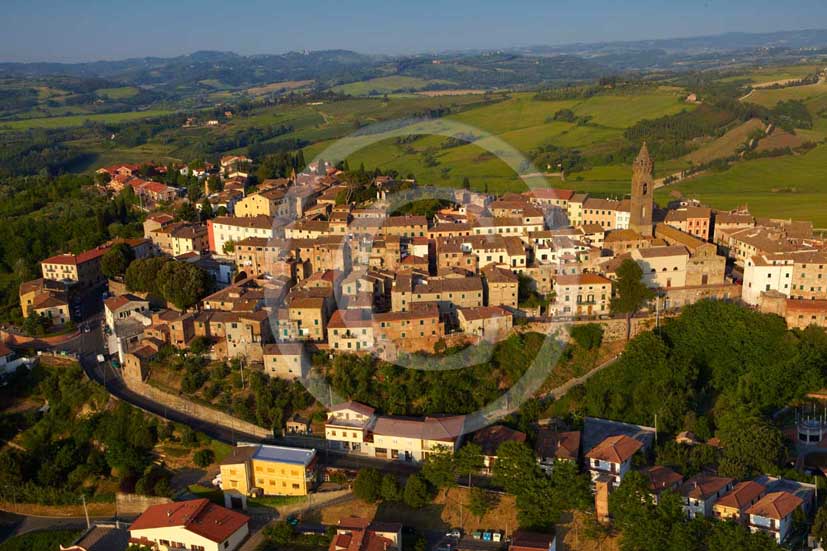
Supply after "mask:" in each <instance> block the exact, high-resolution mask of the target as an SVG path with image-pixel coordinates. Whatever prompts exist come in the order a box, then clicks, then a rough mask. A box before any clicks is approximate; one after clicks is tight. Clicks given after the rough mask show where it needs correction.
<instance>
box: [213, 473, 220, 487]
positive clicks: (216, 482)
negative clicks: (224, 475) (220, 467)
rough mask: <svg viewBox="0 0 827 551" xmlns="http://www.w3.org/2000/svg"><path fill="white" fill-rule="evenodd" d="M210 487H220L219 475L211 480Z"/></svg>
mask: <svg viewBox="0 0 827 551" xmlns="http://www.w3.org/2000/svg"><path fill="white" fill-rule="evenodd" d="M212 485H213V486H216V487H217V488H220V487H221V473H218V474H217V475H216V476H215V478H213V479H212Z"/></svg>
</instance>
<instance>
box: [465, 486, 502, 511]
mask: <svg viewBox="0 0 827 551" xmlns="http://www.w3.org/2000/svg"><path fill="white" fill-rule="evenodd" d="M497 501H498V500H497V494H492V493H490V492H488V491H487V490H484V489H482V488H471V492H470V495H469V498H468V510H469V511H471V514H472V515H474V516H476V517H477V518H479V519H482V517H484V516H485V514H486V513H487V512H488V511H490V510H491V509H493V508H494V507H496V506H497Z"/></svg>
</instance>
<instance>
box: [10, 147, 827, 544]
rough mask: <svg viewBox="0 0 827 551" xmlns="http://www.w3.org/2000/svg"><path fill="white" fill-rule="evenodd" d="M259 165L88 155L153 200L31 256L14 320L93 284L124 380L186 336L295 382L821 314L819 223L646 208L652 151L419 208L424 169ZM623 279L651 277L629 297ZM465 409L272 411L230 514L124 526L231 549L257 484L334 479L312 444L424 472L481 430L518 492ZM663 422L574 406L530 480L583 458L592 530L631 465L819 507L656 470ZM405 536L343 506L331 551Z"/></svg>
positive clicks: (659, 479) (730, 500)
mask: <svg viewBox="0 0 827 551" xmlns="http://www.w3.org/2000/svg"><path fill="white" fill-rule="evenodd" d="M253 164H254V161H253V160H252V159H249V158H247V157H245V156H237V155H228V156H224V157H222V158H221V159H220V162H219V163H217V164H215V165H210V164H207V165H206V166H201V167H199V168H197V169H196V168H192V167H188V166H179V167H174V168H170V167H162V166H157V167H156V166H138V165H131V164H119V165H113V166H107V167H102V168H100V169H99V170H98V171H97V173H98V176H99V184H98V185H99V187H100V192H101V193H109V194H112V195H113V196H122V195H123V194H124V193H128V194H130V195H131V196H133V197H134V198H136V204H135V208H139V209H141V210H142V211H144V212H145V213H146V216H145V221H144V222H143V228H144V236H143V238H136V239H119V240H115V241H112V242H110V243H107V244H105V245H103V246H100V247H97V248H94V249H91V250H87V251H83V252H80V253H78V254H72V253H65V254H59V255H56V256H52V257H49V258H44V259H43V260H42V261H41V267H42V277H40V278H38V279H35V280H32V281H27V282H25V283H24V284H22V285H21V286H20V305H21V309H22V314H23V316H24V318H26V320H27V322H28V321H29V320H36V321H37V323H39V324H45V325H50V326H51V327H52V328H53V329H55V328H60V327H61V326H68V325H70V324H71V325H77V326H80V327H84V326H85V327H86V328H87V330H88V328H89V327H91V326H92V325H93V320H94V319H95V316H96V315H98V316H100V314H95V312H96V308H95V304H96V303H99V302H100V301H101V300H102V301H103V314H102V316H101V317H102V321H103V326H104V327H103V332H104V335H105V342H106V355H105V356H106V358H105V360H106V361H107V362H109V361H111V364H112V365H113V366H115V367H116V369H117V370H118V373H119V376H120V377H122V378H123V380H124V381H127V383H128V384H135V385H141V384H144V383H145V381H146V380H147V379H148V377H149V376H150V373H151V370H152V366H153V362H155V361H156V360H157V359H158V357H159V356H161V355H162V354H163V353H164V352H165V351H166V350H169V349H173V350H178V351H181V352H182V353H185V352H187V351H190V350H193V349H196V348H197V349H198V350H200V351H203V353H204V354H205V355H206V356H207V357H208V358H210V360H213V361H237V362H240V363H241V364H242V365H243V366H244V369H247V370H253V371H257V372H260V373H263V374H264V375H266V376H267V377H270V378H273V379H281V380H287V381H295V380H301V381H305V380H307V379H308V378H309V377H310V375H311V372H312V371H313V369H314V358H316V357H318V356H317V355H318V354H322V355H324V356H326V357H328V358H332V357H335V356H337V355H339V354H355V355H368V354H370V355H374V356H376V357H378V358H381V359H382V360H386V361H389V362H393V361H396V360H398V359H399V358H400V357H402V356H411V355H426V356H427V355H437V356H438V355H439V354H440V353H441V352H442V351H444V350H447V349H456V348H462V347H468V346H471V345H475V344H478V343H482V342H487V343H498V342H501V341H504V340H506V339H507V338H509V337H510V336H512V335H514V334H515V333H519V332H520V331H524V330H526V328H529V327H530V328H531V329H532V330H533V331H539V332H541V333H547V334H550V333H554V332H556V331H557V330H558V329H559V328H561V327H564V326H568V327H570V326H578V325H595V324H600V325H602V326H604V330H605V331H606V332H607V333H608V332H610V331H614V332H615V334H614V335H613V338H615V339H617V340H622V339H623V338H628V337H630V336H632V335H633V334H636V333H637V332H639V331H642V330H644V329H647V328H651V326H652V323H653V322H656V321H657V320H659V318H660V317H661V316H671V315H675V314H676V313H677V312H679V311H680V310H681V309H682V308H684V307H686V306H688V305H692V304H694V303H697V302H699V301H702V300H706V299H717V300H722V301H732V302H743V303H745V304H747V305H749V306H751V307H754V308H756V309H758V310H761V311H763V312H770V313H774V314H778V315H779V316H781V317H782V318H784V319H785V320H786V322H787V325H788V326H789V327H791V328H793V327H797V328H804V327H808V326H810V325H817V326H821V327H827V283H824V282H823V281H822V280H823V277H824V274H825V265H827V249H826V248H825V243H824V241H823V240H821V239H820V238H818V237H816V236H815V235H814V232H813V228H812V225H811V224H810V223H808V222H804V221H793V220H786V219H761V218H756V217H754V216H752V215H751V214H750V213H749V211H748V209H747V208H746V207H745V208H742V209H738V210H735V211H731V212H722V211H717V210H715V209H712V208H710V207H708V206H705V205H702V204H699V203H698V202H696V201H693V200H684V199H678V198H676V199H675V200H674V201H673V202H671V203H670V204H669V205H667V206H666V207H665V208H662V207H660V206H658V205H656V204H655V201H654V193H655V190H656V188H658V187H660V186H661V185H662V183H660V182H656V180H655V179H654V163H653V161H652V159H651V157H650V155H649V152H648V150H647V147H646V145H645V144H644V145H643V147H642V148H641V150H640V152H639V154H638V155H637V158H636V159H635V161H634V165H633V175H632V179H631V185H630V193H629V196H628V197H627V198H624V199H620V200H618V199H606V198H597V197H591V196H589V195H588V194H586V193H579V192H576V191H574V190H566V189H556V188H537V189H530V190H528V191H525V192H523V193H506V194H503V195H500V196H493V195H489V194H485V193H478V192H472V191H471V190H469V189H457V190H453V191H452V192H451V198H450V200H446V199H439V200H432V199H427V200H423V199H421V197H422V196H424V197H428V193H427V186H425V185H423V184H420V183H419V182H416V181H415V180H412V179H399V178H394V177H391V176H383V175H377V176H372V177H370V178H369V179H368V180H367V181H363V182H354V181H349V179H348V172H347V171H345V170H344V169H343V168H342V167H341V166H340V167H338V168H337V167H336V166H334V165H332V164H331V163H327V162H324V161H318V162H314V163H310V165H309V166H308V167H307V168H306V169H304V170H303V171H301V172H296V171H293V173H292V174H291V175H290V176H289V177H287V178H278V179H268V180H264V181H261V182H256V183H255V185H251V181H250V177H249V176H250V174H251V166H252V165H253ZM171 169H174V170H178V171H180V174H182V175H186V176H187V177H190V176H194V177H196V178H198V179H199V181H200V182H202V183H203V186H204V190H205V196H206V200H205V201H204V202H202V203H200V204H197V205H196V204H192V203H190V202H189V201H188V200H187V199H186V197H185V194H184V191H183V190H182V189H178V188H176V187H172V186H170V185H168V184H164V183H161V182H160V181H157V180H153V177H156V178H158V179H159V180H160V179H161V178H160V177H159V176H161V175H163V174H166V173H167V172H168V171H169V170H171ZM217 188H220V190H219V189H217ZM420 192H421V193H420ZM406 197H409V198H410V200H409V201H407V202H406V201H405V200H404V199H405V198H406ZM400 198H402V199H403V200H402V201H400V200H399V199H400ZM399 205H402V206H399ZM182 213H185V215H182ZM630 278H631V279H632V280H634V281H631V283H633V284H634V283H638V284H640V285H641V286H642V287H643V288H644V289H646V292H645V293H643V294H641V295H640V296H641V297H643V299H642V300H641V299H639V300H638V301H637V303H636V304H633V306H632V307H628V305H627V306H625V307H624V306H622V305H621V304H622V303H623V302H624V300H623V299H625V298H628V297H624V296H623V293H624V291H623V289H624V288H625V287H626V285H625V284H623V282H625V283H630ZM626 302H628V301H626ZM617 321H620V323H615V322H617ZM99 358H100V359H101V360H103V359H104V355H103V354H102V355H101V356H99ZM466 423H467V418H466V416H463V415H451V416H446V415H432V416H428V417H420V418H410V417H399V416H392V415H384V414H382V413H381V412H377V410H376V409H375V408H373V407H371V406H368V405H366V404H363V403H359V402H356V401H343V402H341V403H337V404H329V405H328V407H327V411H326V419H325V420H324V422H323V425H324V429H323V430H324V437H323V439H321V440H320V439H319V438H318V437H317V438H316V440H315V441H313V442H315V444H312V443H311V444H312V445H302V440H301V438H302V437H303V436H305V435H307V433H308V432H309V431H310V421H309V420H306V419H301V418H300V417H299V416H295V417H293V418H291V419H289V420H287V422H286V425H285V432H286V434H288V435H294V436H295V437H296V442H286V443H288V444H293V445H290V446H287V445H278V446H273V445H269V444H239V445H238V446H236V447H235V448H234V449H233V451H232V453H231V454H230V455H228V456H227V457H226V458H224V459H223V460H222V461H221V463H220V474H219V476H218V479H217V484H218V485H219V486H220V489H221V490H222V492H223V499H224V505H225V507H226V508H227V509H225V508H224V507H221V506H219V505H216V504H212V503H209V502H208V501H207V500H196V501H185V502H177V503H172V504H164V505H155V506H152V507H150V508H148V509H147V510H146V511H145V512H144V514H143V515H141V516H140V517H139V518H138V519H137V520H136V521H135V522H134V523H133V524H132V525H131V527H130V529H129V534H128V541H129V542H131V544H132V545H138V546H145V547H149V548H156V549H171V548H191V549H207V548H215V549H218V548H220V549H238V548H241V547H240V546H241V545H242V541H244V540H245V539H247V538H248V536H249V533H250V529H249V526H248V522H249V520H250V519H249V517H247V516H246V515H244V514H243V513H240V512H238V511H232V510H229V509H246V508H247V505H248V503H247V501H248V499H250V498H251V497H256V496H261V495H264V496H307V495H310V494H313V493H315V492H317V490H318V487H319V485H320V484H322V483H323V482H329V481H330V473H329V472H326V471H325V469H324V468H322V467H321V465H320V463H321V459H320V455H321V454H320V452H321V450H324V453H325V454H327V453H335V454H342V455H344V456H349V457H358V458H366V459H371V460H384V461H387V462H389V463H401V464H404V465H406V466H411V467H414V468H418V467H420V466H423V465H424V466H425V468H427V466H428V464H429V463H430V464H433V463H434V462H435V461H436V459H435V458H440V457H445V456H446V455H447V456H448V457H453V456H455V455H456V456H457V457H459V456H460V455H461V454H462V453H464V452H463V451H462V450H463V449H465V448H466V447H468V446H469V445H470V444H473V445H474V446H476V448H473V449H478V450H479V453H478V455H479V457H478V464H477V463H474V467H473V469H472V471H473V474H474V475H475V476H481V477H488V476H491V475H492V474H493V475H494V476H495V479H498V481H499V482H500V483H504V484H505V485H506V486H507V487H506V490H507V491H509V492H511V493H515V494H517V495H518V500H519V499H520V497H519V496H520V494H519V492H520V491H522V490H521V489H520V485H519V483H518V482H519V481H517V480H511V481H510V482H509V479H508V478H507V477H504V475H502V474H500V475H498V474H497V467H496V465H497V464H498V458H499V456H500V455H501V454H500V452H499V451H498V450H502V449H506V448H507V447H508V445H509V444H511V443H514V445H517V444H519V445H522V446H524V445H525V442H526V434H525V433H524V432H522V431H518V430H515V429H513V428H509V427H506V426H504V425H492V426H489V427H486V428H483V429H481V430H477V431H476V432H473V433H472V434H468V433H469V432H471V431H469V430H468V428H467V426H466ZM656 434H657V430H656V428H655V427H649V426H642V425H631V424H627V423H620V422H616V421H612V420H607V419H596V418H586V419H585V422H584V424H583V427H582V430H571V429H570V427H564V426H560V425H557V424H555V423H551V424H548V425H543V426H540V427H539V428H538V432H537V435H536V438H535V445H534V450H533V455H532V457H531V459H530V462H531V464H532V467H531V472H532V473H533V472H534V470H536V471H537V472H536V476H537V477H545V476H551V477H552V479H553V477H554V476H562V475H560V474H559V473H562V472H569V471H568V470H567V469H570V468H573V471H571V472H573V473H575V474H574V475H572V476H573V477H574V478H573V479H572V480H583V481H586V483H587V486H588V489H589V497H588V499H589V500H593V501H592V503H593V507H594V511H595V515H596V518H597V519H598V520H599V521H601V522H608V521H609V520H610V511H609V503H610V495H611V494H613V493H614V492H616V491H619V488H621V481H623V480H624V478H625V477H626V476H627V475H629V473H635V476H640V477H642V478H640V480H642V481H643V482H642V483H643V484H644V485H645V488H646V492H647V496H649V497H646V499H652V500H654V502H655V503H657V501H658V499H659V496H660V495H661V494H662V493H664V492H666V491H672V492H674V493H675V494H676V495H678V496H680V507H681V511H682V512H683V514H685V515H686V516H687V517H688V518H690V519H692V518H704V517H708V518H715V519H719V520H728V519H731V520H734V521H735V522H736V523H740V524H741V525H743V526H746V527H747V528H748V529H749V531H751V532H761V533H766V534H767V535H768V541H769V540H772V541H775V542H779V543H780V542H784V541H786V540H787V539H788V537H789V536H790V535H791V534H792V533H793V532H794V531H795V528H794V522H793V518H794V516H795V515H799V514H805V515H810V514H812V513H813V512H814V510H815V508H816V505H817V502H816V497H815V494H816V492H815V489H816V488H815V485H813V484H809V483H806V482H800V481H794V480H789V479H785V478H783V477H777V476H762V477H759V478H756V479H748V480H737V479H734V478H732V477H725V476H717V475H716V474H712V473H705V472H702V473H700V474H696V475H693V476H689V477H684V476H683V474H681V473H678V472H676V471H674V470H672V469H670V468H668V467H665V466H660V465H656V464H652V461H651V458H652V453H651V451H652V448H653V444H654V441H655V439H656ZM683 437H684V438H685V439H686V440H687V441H693V439H694V436H693V435H691V434H688V435H684V436H683ZM806 437H807V436H806V435H805V438H806ZM820 437H821V433H820V432H819V436H818V438H819V440H820ZM319 442H322V443H321V444H319ZM305 444H306V443H305ZM710 445H714V442H712V440H710ZM320 446H322V447H320ZM502 446H506V448H503V447H502ZM468 453H470V452H466V455H467V454H468ZM509 453H514V448H509ZM512 460H513V458H512ZM447 461H450V460H447ZM504 464H505V462H504V461H503V462H502V463H501V465H504ZM563 464H566V465H568V467H561V465H563ZM500 468H502V467H500ZM580 471H582V473H583V474H577V473H578V472H580ZM555 473H558V474H557V475H555ZM471 474H472V472H469V473H468V476H469V483H470V478H471ZM415 476H417V475H412V477H411V478H409V479H408V484H410V480H411V479H412V478H413V477H415ZM531 476H535V474H532V475H531ZM578 477H582V478H578ZM358 478H359V477H358V476H357V481H358ZM538 480H540V478H538ZM509 484H512V485H513V489H512V488H511V487H508V485H509ZM573 484H574V483H573ZM410 491H411V493H412V494H413V493H414V492H415V490H410ZM592 492H593V494H592ZM407 494H408V488H407V486H406V488H405V495H406V496H407ZM406 499H407V498H406ZM524 499H526V500H528V498H524ZM540 499H541V500H542V499H545V498H544V497H543V496H541V498H540ZM522 506H525V504H523V505H522ZM199 519H200V520H199ZM399 520H403V519H399ZM115 530H117V529H115ZM545 532H547V533H545ZM545 532H544V533H540V532H539V531H525V530H523V531H517V532H516V533H514V534H508V533H506V534H505V536H510V537H509V542H510V549H511V550H513V551H553V550H555V549H557V548H558V547H557V545H558V543H557V538H556V536H555V534H554V530H553V529H552V530H546V531H545ZM84 537H86V536H84ZM402 537H403V535H402V526H401V524H398V523H379V522H370V521H369V520H366V519H362V518H354V517H347V518H343V519H342V520H341V521H340V522H339V524H338V526H337V527H336V534H335V535H333V537H332V540H331V542H330V547H329V549H330V551H345V550H347V551H362V550H365V551H374V550H378V549H382V550H387V549H400V548H401V546H402V544H401V542H402ZM502 537H503V534H501V533H500V532H499V531H495V532H491V531H489V532H485V533H482V532H481V533H480V534H479V535H477V534H475V535H474V536H473V537H472V538H471V539H474V540H480V541H481V542H483V541H488V542H490V543H492V544H493V543H498V544H500V542H501V539H500V538H502ZM176 538H177V539H176ZM445 538H447V539H445V540H444V541H443V540H441V541H440V543H439V545H440V546H441V547H439V548H440V549H446V550H448V549H452V548H454V547H452V546H456V545H459V546H460V547H462V542H463V541H465V538H463V534H462V532H460V531H451V532H450V533H449V534H446V536H445ZM503 543H504V542H503ZM78 545H80V544H78ZM446 546H447V547H446ZM80 548H83V547H82V546H81V547H77V549H80ZM468 548H469V549H471V548H474V547H473V546H470V547H468ZM483 548H484V549H487V547H484V546H483V547H479V549H483ZM491 548H492V549H494V548H499V545H498V546H495V547H491Z"/></svg>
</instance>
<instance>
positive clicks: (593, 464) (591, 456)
mask: <svg viewBox="0 0 827 551" xmlns="http://www.w3.org/2000/svg"><path fill="white" fill-rule="evenodd" d="M642 447H643V443H642V442H640V441H639V440H636V439H634V438H631V437H629V436H626V435H625V434H621V435H617V436H609V437H608V438H606V439H605V440H603V441H602V442H600V443H599V444H598V445H597V446H595V447H594V448H592V449H591V450H589V451H588V452H587V453H586V459H587V460H588V465H587V468H588V469H589V473H590V474H591V477H592V481H594V480H596V479H597V478H598V477H600V476H601V475H605V476H608V477H610V478H611V479H612V484H613V485H614V486H615V487H617V486H620V482H621V481H622V480H623V477H624V475H625V474H626V473H627V472H629V469H631V468H632V457H633V456H634V455H635V454H636V453H637V452H638V451H639V450H640V449H641V448H642Z"/></svg>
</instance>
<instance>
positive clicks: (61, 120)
mask: <svg viewBox="0 0 827 551" xmlns="http://www.w3.org/2000/svg"><path fill="white" fill-rule="evenodd" d="M170 113H172V111H165V110H160V109H157V110H149V111H129V112H126V113H100V114H96V115H71V116H68V117H44V118H37V119H26V120H20V121H2V122H0V130H26V129H27V128H66V127H72V126H82V125H83V123H85V122H86V121H97V122H124V121H133V120H139V119H149V118H152V117H160V116H162V115H169V114H170Z"/></svg>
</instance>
